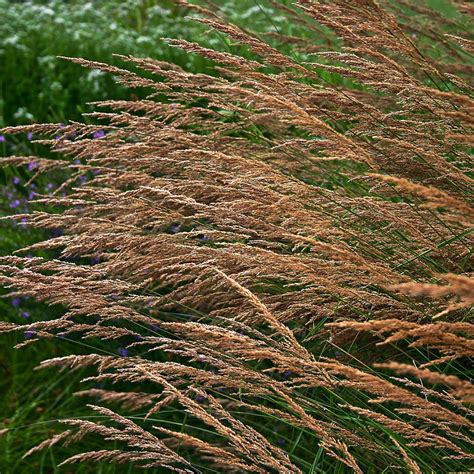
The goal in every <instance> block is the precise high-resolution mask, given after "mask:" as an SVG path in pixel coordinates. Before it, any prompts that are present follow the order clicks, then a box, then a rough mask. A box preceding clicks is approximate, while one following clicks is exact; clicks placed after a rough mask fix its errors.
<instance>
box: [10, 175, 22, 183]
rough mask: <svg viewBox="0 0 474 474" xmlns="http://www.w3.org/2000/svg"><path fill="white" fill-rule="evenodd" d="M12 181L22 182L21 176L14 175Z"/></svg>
mask: <svg viewBox="0 0 474 474" xmlns="http://www.w3.org/2000/svg"><path fill="white" fill-rule="evenodd" d="M12 181H13V184H20V178H19V177H18V176H14V177H13V179H12Z"/></svg>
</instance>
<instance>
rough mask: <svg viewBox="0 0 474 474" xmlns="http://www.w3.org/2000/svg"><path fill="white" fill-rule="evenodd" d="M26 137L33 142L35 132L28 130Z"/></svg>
mask: <svg viewBox="0 0 474 474" xmlns="http://www.w3.org/2000/svg"><path fill="white" fill-rule="evenodd" d="M26 138H27V140H28V141H29V142H31V140H33V132H28V133H27V134H26Z"/></svg>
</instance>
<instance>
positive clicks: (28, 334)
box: [23, 331, 35, 339]
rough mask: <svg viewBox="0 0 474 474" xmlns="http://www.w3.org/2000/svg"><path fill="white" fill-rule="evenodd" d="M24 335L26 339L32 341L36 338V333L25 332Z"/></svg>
mask: <svg viewBox="0 0 474 474" xmlns="http://www.w3.org/2000/svg"><path fill="white" fill-rule="evenodd" d="M23 335H24V336H25V339H31V338H33V337H34V336H35V332H34V331H25V332H24V333H23Z"/></svg>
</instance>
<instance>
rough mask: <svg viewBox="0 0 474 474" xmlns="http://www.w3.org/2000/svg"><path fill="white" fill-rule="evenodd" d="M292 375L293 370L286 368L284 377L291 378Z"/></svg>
mask: <svg viewBox="0 0 474 474" xmlns="http://www.w3.org/2000/svg"><path fill="white" fill-rule="evenodd" d="M292 375H293V372H292V371H291V370H285V371H284V372H283V377H285V379H289V378H290V377H291V376H292Z"/></svg>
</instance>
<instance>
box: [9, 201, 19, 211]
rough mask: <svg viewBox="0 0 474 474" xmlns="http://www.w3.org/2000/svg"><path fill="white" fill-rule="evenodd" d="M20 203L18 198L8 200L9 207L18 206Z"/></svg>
mask: <svg viewBox="0 0 474 474" xmlns="http://www.w3.org/2000/svg"><path fill="white" fill-rule="evenodd" d="M19 205H20V200H19V199H14V200H13V201H12V202H10V207H11V208H12V209H13V208H15V207H18V206H19Z"/></svg>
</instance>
